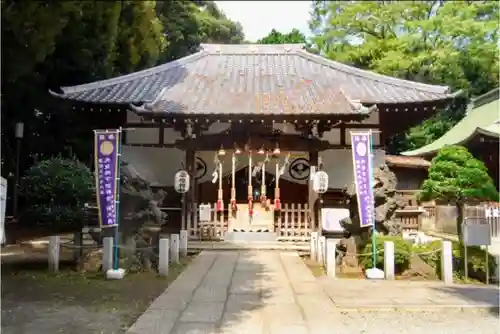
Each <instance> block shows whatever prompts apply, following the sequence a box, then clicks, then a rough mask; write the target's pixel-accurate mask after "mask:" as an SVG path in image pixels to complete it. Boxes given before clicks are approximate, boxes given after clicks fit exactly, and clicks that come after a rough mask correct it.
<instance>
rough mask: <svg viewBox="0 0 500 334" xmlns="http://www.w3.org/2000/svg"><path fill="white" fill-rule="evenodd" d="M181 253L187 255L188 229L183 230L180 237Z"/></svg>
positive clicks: (182, 255)
mask: <svg viewBox="0 0 500 334" xmlns="http://www.w3.org/2000/svg"><path fill="white" fill-rule="evenodd" d="M179 253H180V256H181V257H185V256H187V253H188V231H187V230H181V233H180V237H179Z"/></svg>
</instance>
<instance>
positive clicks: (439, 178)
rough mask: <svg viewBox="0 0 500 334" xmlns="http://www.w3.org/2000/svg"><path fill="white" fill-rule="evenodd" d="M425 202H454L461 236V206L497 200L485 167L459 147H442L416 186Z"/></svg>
mask: <svg viewBox="0 0 500 334" xmlns="http://www.w3.org/2000/svg"><path fill="white" fill-rule="evenodd" d="M420 198H421V199H422V200H425V201H429V200H439V201H445V202H448V203H451V204H454V205H456V207H457V210H458V213H459V214H458V218H457V231H458V233H459V235H460V236H461V222H462V220H463V207H464V204H465V202H466V201H467V200H492V201H498V199H499V197H498V192H497V190H496V187H495V185H494V183H493V180H492V179H491V177H490V176H489V175H488V170H487V168H486V166H485V165H484V164H483V163H482V162H481V161H479V160H477V159H476V158H474V156H473V155H472V154H471V153H470V152H469V151H468V150H467V149H466V148H465V147H462V146H446V147H444V148H442V149H441V150H439V152H438V154H437V155H436V157H435V158H434V159H432V164H431V167H430V168H429V176H428V178H427V180H425V181H424V182H423V184H422V187H421V189H420Z"/></svg>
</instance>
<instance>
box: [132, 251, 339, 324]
mask: <svg viewBox="0 0 500 334" xmlns="http://www.w3.org/2000/svg"><path fill="white" fill-rule="evenodd" d="M334 311H335V308H334V306H333V303H332V302H331V301H330V299H329V298H328V296H327V295H326V294H325V293H324V292H323V290H322V288H321V287H320V286H319V285H318V284H317V282H316V279H315V278H314V277H313V276H312V274H311V272H310V271H309V269H308V268H307V267H306V266H305V265H304V264H303V262H302V260H301V259H300V257H299V256H298V255H297V253H296V252H265V251H239V252H238V251H221V252H215V251H210V252H207V251H206V252H202V253H201V254H200V255H199V256H198V257H197V258H196V259H195V260H194V263H192V264H191V265H190V266H189V267H188V268H187V269H186V270H185V271H184V272H183V273H182V274H181V276H179V278H178V279H177V280H176V281H175V282H174V283H173V284H172V285H171V286H170V287H169V289H167V290H166V291H165V293H164V294H163V295H161V296H160V297H159V298H158V299H157V300H155V301H154V302H153V304H152V305H151V306H150V308H149V309H148V310H147V311H146V312H145V313H144V314H143V315H142V316H141V317H140V318H139V319H138V320H137V322H136V323H135V324H134V325H133V326H132V327H131V328H130V329H129V331H128V333H129V334H139V333H140V334H149V333H150V334H160V333H164V334H170V333H172V334H173V333H176V334H187V333H190V334H191V333H192V334H194V333H199V334H209V333H221V334H230V333H235V334H236V333H238V334H245V333H248V334H260V333H272V334H274V333H297V334H301V333H318V334H321V333H331V331H330V330H329V329H328V328H329V326H331V325H332V322H330V321H328V318H327V317H325V314H327V313H331V312H334ZM330 328H331V327H330Z"/></svg>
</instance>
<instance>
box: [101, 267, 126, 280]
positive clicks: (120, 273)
mask: <svg viewBox="0 0 500 334" xmlns="http://www.w3.org/2000/svg"><path fill="white" fill-rule="evenodd" d="M124 277H125V269H122V268H119V269H116V270H115V269H109V270H108V271H106V279H123V278H124Z"/></svg>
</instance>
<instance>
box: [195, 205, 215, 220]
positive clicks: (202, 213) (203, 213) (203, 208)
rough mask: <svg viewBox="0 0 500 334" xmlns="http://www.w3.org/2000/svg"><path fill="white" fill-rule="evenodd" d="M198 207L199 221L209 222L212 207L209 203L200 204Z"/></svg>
mask: <svg viewBox="0 0 500 334" xmlns="http://www.w3.org/2000/svg"><path fill="white" fill-rule="evenodd" d="M198 208H199V209H198V210H199V214H198V217H199V218H200V221H201V222H204V223H206V222H210V221H211V220H212V208H211V207H210V204H200V205H199V207H198Z"/></svg>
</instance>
